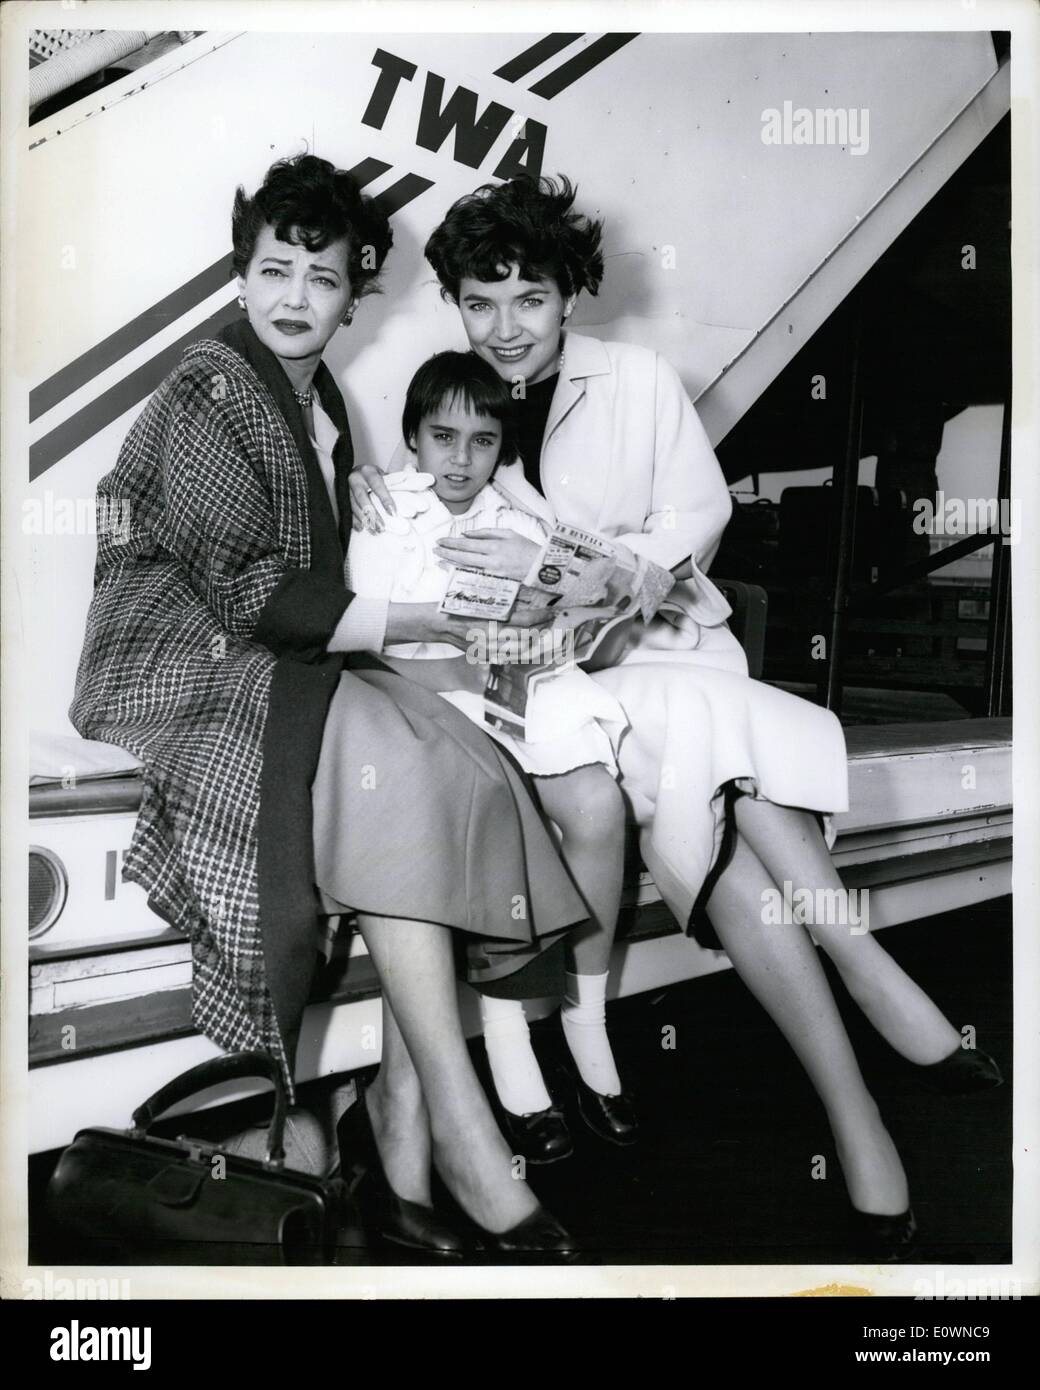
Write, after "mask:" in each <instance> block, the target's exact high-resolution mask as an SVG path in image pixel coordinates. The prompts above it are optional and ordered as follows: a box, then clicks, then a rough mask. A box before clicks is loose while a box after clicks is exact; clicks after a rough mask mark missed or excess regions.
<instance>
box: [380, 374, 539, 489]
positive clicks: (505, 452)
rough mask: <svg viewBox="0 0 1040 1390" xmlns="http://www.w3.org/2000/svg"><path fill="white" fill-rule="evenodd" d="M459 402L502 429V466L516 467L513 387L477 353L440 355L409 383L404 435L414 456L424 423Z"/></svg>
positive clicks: (402, 422)
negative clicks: (514, 465)
mask: <svg viewBox="0 0 1040 1390" xmlns="http://www.w3.org/2000/svg"><path fill="white" fill-rule="evenodd" d="M456 401H458V402H460V403H461V404H462V406H463V407H464V408H465V409H466V410H468V411H469V412H470V413H471V414H473V415H490V417H491V418H492V420H497V421H498V423H499V424H500V425H501V426H502V447H501V449H500V450H499V454H498V461H499V463H512V462H513V461H514V460H515V459H517V458H519V457H520V453H519V450H518V448H517V441H516V408H515V406H514V405H513V397H512V393H511V391H510V388H509V385H508V383H506V382H505V381H503V380H502V378H501V377H500V376H499V375H498V373H497V372H496V371H495V369H494V367H492V366H491V365H490V363H488V362H485V361H484V359H483V358H482V357H478V356H477V354H476V353H475V352H438V353H437V354H436V355H435V356H433V357H430V358H428V359H427V360H426V361H425V362H424V363H423V364H422V366H421V367H420V368H419V370H418V371H417V372H416V374H415V375H414V376H413V377H412V379H411V381H410V382H409V383H408V392H407V395H406V396H405V401H404V414H403V415H402V416H401V433H402V434H403V435H404V442H405V443H406V444H407V445H408V447H409V449H411V451H412V453H414V452H415V441H416V439H417V437H418V434H419V426H420V425H421V424H422V422H423V420H425V419H426V418H427V417H428V416H431V415H436V414H437V412H438V410H441V409H442V408H443V407H444V406H445V405H446V404H454V403H455V402H456Z"/></svg>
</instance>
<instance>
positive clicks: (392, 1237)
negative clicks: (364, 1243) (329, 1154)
mask: <svg viewBox="0 0 1040 1390" xmlns="http://www.w3.org/2000/svg"><path fill="white" fill-rule="evenodd" d="M336 1140H337V1142H338V1144H339V1154H340V1167H341V1171H342V1175H343V1180H344V1182H345V1183H346V1184H347V1187H348V1189H349V1191H350V1192H351V1194H352V1195H354V1196H356V1198H357V1201H358V1207H359V1210H360V1212H361V1218H362V1221H363V1222H364V1225H365V1228H366V1234H369V1235H373V1236H377V1237H378V1238H379V1239H381V1240H384V1241H388V1242H389V1243H390V1244H391V1245H400V1246H405V1247H406V1248H407V1249H409V1250H425V1251H428V1252H430V1253H432V1254H435V1255H445V1256H449V1255H451V1256H454V1255H461V1254H463V1252H464V1251H465V1249H466V1241H465V1239H464V1238H463V1237H462V1235H460V1233H459V1232H458V1231H456V1230H455V1229H454V1228H453V1227H452V1226H450V1225H449V1224H448V1222H447V1221H444V1220H443V1219H442V1218H441V1217H440V1216H438V1214H437V1212H435V1211H434V1209H433V1207H426V1206H422V1205H421V1204H420V1203H418V1202H409V1201H407V1200H406V1199H405V1198H404V1197H398V1195H397V1193H396V1192H395V1191H394V1190H393V1188H392V1187H391V1186H390V1183H389V1181H388V1179H387V1176H386V1170H385V1169H384V1168H383V1160H382V1159H381V1158H380V1156H379V1149H378V1147H377V1145H376V1137H375V1135H374V1133H373V1132H372V1120H371V1117H370V1116H369V1113H368V1106H367V1105H366V1103H365V1092H364V1090H359V1094H358V1098H357V1100H356V1101H355V1102H354V1104H353V1105H352V1106H351V1107H350V1109H349V1110H347V1111H346V1112H345V1113H344V1114H343V1115H342V1117H341V1118H340V1121H339V1123H338V1124H337V1126H336Z"/></svg>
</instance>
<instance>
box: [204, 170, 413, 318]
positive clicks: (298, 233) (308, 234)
mask: <svg viewBox="0 0 1040 1390" xmlns="http://www.w3.org/2000/svg"><path fill="white" fill-rule="evenodd" d="M265 226H270V227H271V228H273V230H274V234H275V236H276V237H278V239H279V241H288V242H292V243H293V244H295V245H302V246H305V247H306V249H307V250H308V251H322V250H324V249H325V247H326V246H328V245H329V244H330V242H333V241H339V240H340V238H341V237H342V238H345V240H346V242H347V247H348V251H347V273H348V274H349V276H350V287H351V289H352V290H353V292H354V294H355V295H357V296H358V297H360V296H361V295H365V294H371V293H373V292H374V291H375V290H376V289H377V288H378V285H377V281H378V278H379V272H380V270H381V269H382V267H383V262H384V261H385V260H386V254H387V252H388V251H389V250H390V247H391V246H392V245H393V241H394V234H393V232H392V231H391V230H390V223H389V220H388V219H387V216H386V213H385V212H384V211H383V209H382V208H381V207H380V205H379V204H378V203H377V202H376V201H375V199H373V198H366V197H364V196H363V195H362V193H361V190H360V188H359V187H358V184H357V181H356V180H355V179H354V177H353V175H351V174H348V173H347V172H346V170H344V169H337V168H336V167H335V165H333V164H330V163H329V161H328V160H327V159H319V158H318V157H317V155H313V154H298V155H294V156H293V158H291V159H279V160H278V161H277V163H275V164H272V165H271V167H270V169H268V171H267V173H266V174H265V175H264V181H263V183H262V185H261V186H260V188H259V189H258V190H257V192H256V194H255V195H254V196H253V197H252V198H250V197H249V196H248V195H247V194H246V191H245V189H244V188H241V187H239V188H238V190H237V191H236V193H235V205H234V209H233V211H232V214H231V236H232V241H233V244H234V253H233V255H232V261H231V264H232V269H233V271H234V273H235V274H236V275H245V273H246V271H247V270H248V268H249V262H250V261H251V260H252V259H253V252H254V250H255V249H256V239H257V237H258V236H259V235H260V233H261V231H262V230H263V228H264V227H265Z"/></svg>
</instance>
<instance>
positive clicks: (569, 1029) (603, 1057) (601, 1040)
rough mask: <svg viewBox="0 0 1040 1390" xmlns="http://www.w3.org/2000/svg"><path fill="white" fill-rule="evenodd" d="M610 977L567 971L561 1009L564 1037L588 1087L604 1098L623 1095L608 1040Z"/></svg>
mask: <svg viewBox="0 0 1040 1390" xmlns="http://www.w3.org/2000/svg"><path fill="white" fill-rule="evenodd" d="M606 1002H607V975H606V974H603V975H572V974H571V973H570V971H569V970H568V972H567V997H566V998H565V999H564V1001H563V1007H562V1008H561V1009H560V1017H561V1019H562V1020H563V1036H564V1037H565V1038H566V1039H567V1046H568V1047H569V1048H570V1052H571V1056H572V1057H573V1058H574V1062H575V1065H576V1066H577V1068H578V1071H579V1072H580V1073H581V1079H582V1081H584V1082H585V1085H586V1086H591V1087H592V1089H593V1090H594V1091H598V1092H599V1094H600V1095H601V1096H616V1095H619V1094H620V1093H621V1078H620V1077H619V1076H618V1074H617V1067H616V1066H615V1064H614V1054H613V1052H611V1050H610V1042H609V1040H608V1038H607V1022H606V1017H607V1011H606Z"/></svg>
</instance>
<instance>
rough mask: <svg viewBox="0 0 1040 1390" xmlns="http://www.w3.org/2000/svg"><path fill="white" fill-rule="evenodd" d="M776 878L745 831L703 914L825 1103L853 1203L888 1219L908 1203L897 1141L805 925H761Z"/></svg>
mask: <svg viewBox="0 0 1040 1390" xmlns="http://www.w3.org/2000/svg"><path fill="white" fill-rule="evenodd" d="M775 889H776V884H775V883H774V880H773V878H772V876H771V875H770V874H769V872H768V871H767V869H766V868H765V866H764V865H763V863H762V861H761V860H760V859H759V858H758V856H757V855H756V854H755V853H754V851H753V850H752V849H751V848H750V846H749V845H748V843H747V841H746V840H744V839H743V837H742V836H741V835H739V834H738V835H737V838H736V847H735V849H734V853H733V858H732V859H731V861H730V863H729V864H728V865H727V867H726V869H725V871H724V872H723V873H722V874H720V876H719V879H718V882H717V883H716V885H715V888H714V890H713V892H712V894H711V897H710V899H709V901H708V915H709V916H710V918H711V921H712V924H713V925H714V927H715V929H716V931H717V932H718V934H719V939H720V940H721V942H722V944H723V946H724V947H725V949H726V952H727V954H728V955H729V957H730V959H731V960H732V962H733V964H734V966H735V967H736V970H737V972H738V974H739V975H740V977H741V978H742V979H743V981H744V983H745V984H746V985H747V986H748V988H749V989H750V990H751V992H752V993H753V994H754V995H755V997H756V998H757V999H758V1000H759V1002H760V1003H761V1004H762V1005H763V1007H764V1008H765V1009H766V1010H767V1012H768V1013H769V1014H770V1016H771V1017H772V1018H773V1021H774V1022H775V1023H776V1024H777V1026H778V1027H779V1028H780V1030H781V1032H782V1033H783V1034H784V1037H785V1038H786V1039H787V1041H788V1042H789V1043H790V1044H791V1047H792V1048H793V1049H794V1051H795V1053H796V1054H797V1056H798V1058H799V1060H800V1061H801V1063H802V1065H803V1066H804V1067H805V1070H806V1071H807V1072H808V1074H809V1079H810V1080H811V1081H812V1083H813V1085H814V1086H815V1088H816V1091H817V1093H818V1094H819V1097H820V1099H821V1100H822V1101H823V1104H824V1107H825V1109H826V1111H827V1116H828V1119H829V1120H830V1124H831V1129H832V1130H833V1133H834V1139H835V1143H836V1144H837V1149H838V1158H839V1161H840V1163H841V1167H842V1172H843V1174H844V1176H845V1184H846V1187H847V1188H848V1192H849V1197H850V1199H851V1201H852V1204H853V1206H855V1207H857V1208H858V1209H859V1210H860V1211H866V1212H872V1213H876V1214H878V1215H885V1216H893V1215H896V1214H897V1213H899V1212H901V1211H904V1210H905V1209H906V1206H907V1204H908V1195H907V1186H906V1176H905V1174H904V1172H903V1166H902V1164H901V1163H900V1161H899V1155H898V1153H897V1152H896V1148H895V1145H894V1144H893V1142H892V1139H891V1137H890V1135H889V1133H888V1131H887V1130H886V1129H885V1126H884V1124H883V1123H882V1120H881V1116H880V1115H879V1113H878V1109H877V1106H876V1104H875V1103H874V1100H873V1098H872V1097H871V1095H870V1093H869V1091H868V1090H867V1088H866V1085H865V1083H864V1081H863V1077H862V1075H861V1074H860V1070H859V1066H858V1064H857V1062H856V1058H855V1054H854V1053H853V1051H852V1045H851V1043H850V1042H849V1038H848V1034H847V1033H846V1032H845V1026H844V1024H843V1023H842V1021H841V1016H840V1014H839V1013H838V1009H837V1005H836V1004H835V1002H834V997H833V995H832V994H831V991H830V988H829V986H828V984H827V977H826V976H825V975H824V973H823V967H822V965H821V964H820V961H819V959H818V957H817V954H816V950H815V948H814V947H813V944H812V942H811V941H810V939H809V936H808V933H807V932H806V931H805V929H804V927H801V926H797V925H793V924H792V925H784V924H779V925H772V924H771V925H768V926H767V925H765V924H764V923H763V920H762V905H763V902H764V901H765V898H764V897H763V894H764V893H766V892H767V891H769V890H773V891H775Z"/></svg>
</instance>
